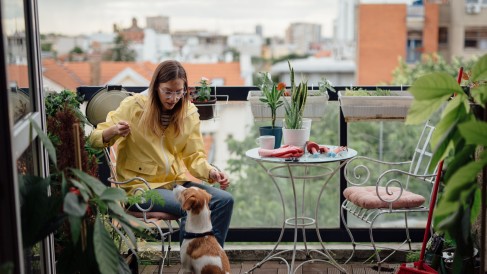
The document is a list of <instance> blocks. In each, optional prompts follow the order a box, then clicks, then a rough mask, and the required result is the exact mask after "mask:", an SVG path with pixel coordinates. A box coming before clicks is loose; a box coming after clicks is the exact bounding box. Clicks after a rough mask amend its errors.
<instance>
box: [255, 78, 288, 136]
mask: <svg viewBox="0 0 487 274" xmlns="http://www.w3.org/2000/svg"><path fill="white" fill-rule="evenodd" d="M259 75H260V76H259V80H260V84H259V87H260V89H261V90H262V95H263V97H262V98H259V100H260V101H261V102H263V103H265V104H267V106H268V107H269V108H270V110H271V120H272V128H274V127H275V124H276V112H277V108H279V107H281V106H282V105H283V104H284V103H283V100H282V95H283V94H284V91H285V90H286V84H284V83H279V85H276V84H275V83H274V82H273V81H272V80H271V77H270V74H269V73H268V72H260V73H259Z"/></svg>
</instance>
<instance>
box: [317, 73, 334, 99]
mask: <svg viewBox="0 0 487 274" xmlns="http://www.w3.org/2000/svg"><path fill="white" fill-rule="evenodd" d="M328 90H330V91H333V92H336V90H335V88H334V87H333V86H332V85H331V82H330V81H328V79H326V78H325V77H321V79H320V81H318V91H319V93H318V94H319V95H325V94H328Z"/></svg>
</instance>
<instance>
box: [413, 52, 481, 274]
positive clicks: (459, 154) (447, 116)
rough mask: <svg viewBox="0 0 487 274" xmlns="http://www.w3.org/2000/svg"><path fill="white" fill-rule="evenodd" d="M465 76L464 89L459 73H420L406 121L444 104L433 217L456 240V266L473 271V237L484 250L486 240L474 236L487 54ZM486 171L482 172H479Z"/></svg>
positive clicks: (436, 139) (435, 139) (437, 135)
mask: <svg viewBox="0 0 487 274" xmlns="http://www.w3.org/2000/svg"><path fill="white" fill-rule="evenodd" d="M460 75H462V74H460ZM463 76H464V77H463V78H464V79H465V80H466V81H467V82H466V83H465V84H466V85H465V86H464V87H465V89H464V88H463V87H462V86H461V85H460V84H459V83H458V82H460V81H459V80H460V78H459V79H458V80H457V81H455V79H454V78H453V77H451V76H450V75H449V74H447V73H445V72H434V73H431V74H427V75H425V76H422V77H420V78H418V79H417V80H416V81H415V82H414V83H413V84H412V86H411V87H410V88H409V89H408V90H409V91H410V92H411V94H412V95H413V96H414V100H413V102H412V105H411V108H410V110H409V113H408V116H407V118H406V123H407V124H417V123H421V122H423V121H424V120H426V119H428V118H429V117H430V116H432V115H433V114H435V113H436V112H437V111H438V110H440V109H442V114H441V118H440V120H439V122H438V123H437V125H436V130H435V131H434V133H433V135H432V138H431V145H432V147H434V148H435V149H434V153H433V156H432V157H433V158H432V163H431V166H432V167H434V166H436V165H437V163H438V162H439V161H441V160H444V162H445V165H446V170H443V172H444V173H443V175H442V179H443V181H444V185H445V186H444V189H443V193H442V195H441V196H440V199H439V201H438V205H437V207H436V210H435V212H434V222H433V223H434V225H435V230H436V231H438V232H441V233H446V235H447V236H449V238H451V239H452V240H454V242H455V245H456V249H455V255H454V262H453V272H454V273H474V270H473V262H472V263H468V264H465V263H464V259H467V258H472V257H473V254H474V247H475V243H477V245H479V246H478V248H479V249H481V250H482V249H483V250H484V251H485V246H484V244H485V243H482V242H481V241H476V240H475V237H474V235H473V234H472V222H474V221H475V220H476V219H477V218H479V217H482V216H485V207H486V205H485V204H484V203H485V201H482V199H481V196H482V193H481V192H482V191H485V187H486V177H485V174H487V170H486V168H487V152H486V151H485V149H484V147H485V146H486V145H487V122H486V117H487V113H486V105H487V55H484V56H483V57H481V58H480V59H479V60H478V61H477V62H476V63H475V64H474V66H473V68H472V71H471V74H470V75H468V74H464V75H463ZM453 95H455V96H453ZM445 105H446V106H445ZM482 172H483V174H484V175H483V178H482V176H479V174H480V173H482ZM480 178H482V179H480ZM484 195H485V193H484ZM479 213H480V214H479ZM479 234H483V235H485V223H482V222H481V224H480V229H479ZM479 238H480V239H482V237H479ZM484 239H485V238H484ZM481 253H482V252H481ZM483 254H485V252H484V253H483ZM481 259H482V260H485V258H481ZM482 266H483V262H482V263H481V267H482ZM481 272H482V273H483V270H482V271H481Z"/></svg>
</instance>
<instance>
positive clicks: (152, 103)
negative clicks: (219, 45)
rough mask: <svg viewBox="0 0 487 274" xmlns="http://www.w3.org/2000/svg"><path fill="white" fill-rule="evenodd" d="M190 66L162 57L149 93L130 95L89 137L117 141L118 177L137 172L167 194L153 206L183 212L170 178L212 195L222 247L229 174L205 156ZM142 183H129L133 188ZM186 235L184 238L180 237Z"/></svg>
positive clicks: (229, 210) (100, 143)
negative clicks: (191, 179) (190, 88)
mask: <svg viewBox="0 0 487 274" xmlns="http://www.w3.org/2000/svg"><path fill="white" fill-rule="evenodd" d="M187 90H188V79H187V76H186V71H185V70H184V68H183V67H182V65H181V64H180V63H179V62H177V61H164V62H162V63H161V64H159V66H158V67H157V69H156V71H155V73H154V75H153V76H152V80H151V83H150V86H149V89H148V96H146V95H142V94H137V95H134V96H130V97H128V98H126V99H125V100H124V101H123V102H122V103H121V104H120V106H119V107H118V109H116V110H115V111H112V112H110V113H109V114H108V116H107V119H106V122H104V123H100V124H98V126H97V128H96V129H95V130H94V131H93V132H92V134H91V136H90V141H91V143H92V144H93V146H95V147H103V146H111V145H113V144H114V143H115V142H117V144H118V145H117V150H118V152H117V166H116V172H117V180H118V181H125V180H128V179H131V178H133V177H136V176H139V177H142V178H144V179H146V180H147V181H148V182H149V183H150V185H151V187H152V188H153V189H156V190H157V192H158V193H159V194H160V195H161V196H162V197H163V199H164V205H163V206H161V205H154V208H153V209H152V210H153V211H162V212H167V213H170V214H173V215H176V216H182V217H183V218H182V220H181V236H182V235H183V233H184V224H185V217H184V216H185V215H186V213H185V212H184V211H183V210H182V209H181V206H180V204H179V203H178V202H177V201H176V199H175V197H174V195H173V193H172V183H173V182H176V183H178V184H183V186H185V187H191V186H196V187H200V188H203V189H205V190H206V191H207V192H208V193H210V194H211V196H212V199H211V201H210V209H211V211H212V214H211V221H212V224H213V233H214V234H215V237H216V238H217V240H218V242H219V243H220V245H221V246H222V247H223V244H224V242H225V238H226V235H227V232H228V227H229V225H230V219H231V215H232V210H233V198H232V196H231V195H230V194H229V193H228V192H226V191H224V190H225V189H226V188H227V187H228V186H229V184H230V182H229V181H228V177H227V175H226V174H225V173H224V172H221V171H219V170H217V169H215V168H214V167H212V166H211V165H210V164H209V163H208V161H207V157H206V153H205V150H204V146H203V139H202V137H201V132H200V120H199V115H198V111H197V108H196V107H195V106H194V105H193V104H192V103H191V102H190V94H188V93H187ZM186 171H189V172H190V173H191V175H193V176H194V177H196V178H199V179H201V180H203V181H207V182H210V183H219V185H220V189H221V190H220V189H218V188H214V187H211V186H208V185H204V184H201V183H195V182H189V181H187V178H186ZM142 185H143V183H142V182H137V181H134V182H132V183H131V184H129V185H128V186H126V187H125V190H126V191H127V192H128V193H130V192H131V191H132V190H133V189H134V188H135V187H138V186H142ZM181 238H182V237H181Z"/></svg>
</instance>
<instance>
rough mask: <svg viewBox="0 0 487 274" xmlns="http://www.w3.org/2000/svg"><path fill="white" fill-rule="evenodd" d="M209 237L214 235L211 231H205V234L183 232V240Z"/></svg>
mask: <svg viewBox="0 0 487 274" xmlns="http://www.w3.org/2000/svg"><path fill="white" fill-rule="evenodd" d="M210 235H214V234H213V231H207V232H203V233H191V232H184V236H183V238H184V239H194V238H201V237H205V236H210Z"/></svg>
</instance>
